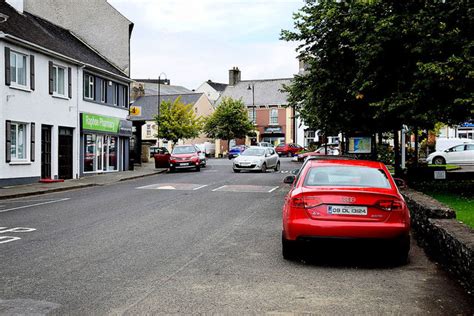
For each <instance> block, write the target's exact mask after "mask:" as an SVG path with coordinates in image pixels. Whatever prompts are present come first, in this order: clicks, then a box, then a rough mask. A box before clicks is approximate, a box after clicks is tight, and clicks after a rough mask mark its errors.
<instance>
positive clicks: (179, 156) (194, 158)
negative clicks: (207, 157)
mask: <svg viewBox="0 0 474 316" xmlns="http://www.w3.org/2000/svg"><path fill="white" fill-rule="evenodd" d="M200 153H201V152H200V151H199V150H198V148H197V147H196V146H194V145H178V146H175V147H174V148H173V151H172V152H171V156H170V171H175V170H176V169H196V171H200V170H201V160H200V158H199V154H200Z"/></svg>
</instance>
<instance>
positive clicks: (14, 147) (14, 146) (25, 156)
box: [10, 122, 30, 163]
mask: <svg viewBox="0 0 474 316" xmlns="http://www.w3.org/2000/svg"><path fill="white" fill-rule="evenodd" d="M20 125H23V127H24V131H23V132H24V137H23V141H24V144H23V158H18V140H19V137H18V136H19V135H18V131H19V128H18V126H20ZM13 126H15V136H14V137H13ZM29 126H30V124H29V123H24V122H10V131H11V135H12V136H11V143H10V146H11V147H10V162H11V163H15V162H26V161H28V159H29V156H28V153H29V150H28V149H29V138H30V134H29V128H28V127H29ZM13 140H15V142H14V141H13ZM13 150H15V152H13Z"/></svg>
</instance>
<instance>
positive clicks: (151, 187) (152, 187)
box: [137, 184, 156, 189]
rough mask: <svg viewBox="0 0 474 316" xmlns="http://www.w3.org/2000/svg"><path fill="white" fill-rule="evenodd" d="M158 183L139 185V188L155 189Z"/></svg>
mask: <svg viewBox="0 0 474 316" xmlns="http://www.w3.org/2000/svg"><path fill="white" fill-rule="evenodd" d="M155 187H156V184H150V185H144V186H142V187H138V188H137V189H154V188H155Z"/></svg>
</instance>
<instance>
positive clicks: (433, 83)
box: [282, 0, 474, 133]
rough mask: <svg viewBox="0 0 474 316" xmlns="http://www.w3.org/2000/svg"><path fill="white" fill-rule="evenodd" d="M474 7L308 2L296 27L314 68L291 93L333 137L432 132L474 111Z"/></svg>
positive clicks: (450, 0) (293, 34)
mask: <svg viewBox="0 0 474 316" xmlns="http://www.w3.org/2000/svg"><path fill="white" fill-rule="evenodd" d="M473 3H474V2H472V1H457V0H445V1H423V0H422V1H399V0H372V1H332V0H331V1H329V0H306V2H305V5H304V6H303V8H302V9H301V10H300V11H299V12H297V13H296V14H295V15H294V20H295V29H294V30H293V31H283V32H282V39H284V40H287V41H296V42H298V43H299V47H298V49H297V51H298V53H299V57H300V58H301V59H303V60H304V61H305V63H306V65H307V71H306V73H304V74H303V75H299V76H296V78H295V80H294V81H293V83H292V84H291V85H289V86H286V87H285V88H284V89H285V90H286V91H287V92H288V93H289V104H290V105H294V106H296V107H297V108H298V109H299V112H300V113H301V116H302V118H303V120H304V121H305V122H306V124H307V125H309V126H310V127H313V128H321V129H323V130H326V131H327V132H328V133H337V132H340V131H345V132H353V131H366V132H383V131H393V130H397V129H399V128H400V127H401V125H402V124H407V125H408V126H411V127H415V128H418V127H420V128H428V129H429V128H432V127H433V126H434V124H435V123H436V122H443V123H446V124H455V123H459V122H462V121H463V120H465V119H466V118H468V117H469V116H470V115H472V113H473V112H472V111H473V96H474V64H473V56H472V53H473V51H474V40H473V39H474V32H472V29H474V5H473Z"/></svg>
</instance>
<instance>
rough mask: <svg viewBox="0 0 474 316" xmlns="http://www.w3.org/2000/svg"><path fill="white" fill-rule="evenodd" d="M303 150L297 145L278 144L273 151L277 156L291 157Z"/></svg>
mask: <svg viewBox="0 0 474 316" xmlns="http://www.w3.org/2000/svg"><path fill="white" fill-rule="evenodd" d="M303 149H304V148H303V147H301V146H300V145H298V144H280V145H278V146H276V148H275V151H276V152H277V154H278V155H279V156H282V155H285V156H288V157H292V156H293V155H296V154H297V153H299V152H300V151H302V150H303Z"/></svg>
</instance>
